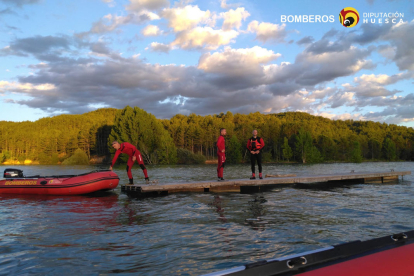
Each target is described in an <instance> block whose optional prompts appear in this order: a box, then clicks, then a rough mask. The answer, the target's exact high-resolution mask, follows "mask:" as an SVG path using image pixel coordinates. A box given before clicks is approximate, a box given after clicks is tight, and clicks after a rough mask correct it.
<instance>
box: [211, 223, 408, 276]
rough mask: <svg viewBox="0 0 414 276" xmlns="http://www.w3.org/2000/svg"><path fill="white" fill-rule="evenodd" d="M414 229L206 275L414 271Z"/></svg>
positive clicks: (375, 275)
mask: <svg viewBox="0 0 414 276" xmlns="http://www.w3.org/2000/svg"><path fill="white" fill-rule="evenodd" d="M413 256H414V230H413V231H408V232H405V233H399V234H394V235H388V236H385V237H382V238H376V239H372V240H367V241H353V242H349V243H344V244H339V245H334V246H329V247H326V248H322V249H318V250H314V251H309V252H303V253H300V254H296V255H291V256H287V257H282V258H277V259H271V260H263V261H259V262H256V263H251V264H247V265H243V266H239V267H235V268H232V269H228V270H224V271H219V272H214V273H210V274H205V275H204V276H225V275H226V276H230V275H231V276H257V275H260V276H282V275H283V276H287V275H289V276H291V275H300V276H351V275H352V276H354V275H364V276H365V275H372V276H407V275H414V262H413Z"/></svg>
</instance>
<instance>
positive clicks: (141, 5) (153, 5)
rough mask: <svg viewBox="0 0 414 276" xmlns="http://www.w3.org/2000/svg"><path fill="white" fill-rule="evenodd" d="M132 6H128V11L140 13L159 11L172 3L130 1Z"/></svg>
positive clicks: (150, 0)
mask: <svg viewBox="0 0 414 276" xmlns="http://www.w3.org/2000/svg"><path fill="white" fill-rule="evenodd" d="M129 1H130V4H129V5H127V6H126V9H127V10H132V11H138V12H140V11H141V10H143V9H144V10H159V9H161V8H164V7H168V6H169V5H170V2H169V1H168V0H129Z"/></svg>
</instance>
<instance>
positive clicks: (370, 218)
mask: <svg viewBox="0 0 414 276" xmlns="http://www.w3.org/2000/svg"><path fill="white" fill-rule="evenodd" d="M392 166H393V167H394V168H398V170H412V171H414V163H411V162H401V163H363V164H358V165H355V164H318V165H309V166H300V165H294V166H291V165H280V164H265V165H264V171H265V172H269V173H271V172H272V171H277V172H278V173H281V174H283V173H296V174H297V175H309V174H326V173H328V172H329V173H340V172H342V171H346V172H348V171H350V170H352V169H354V170H355V171H381V170H384V171H389V168H391V167H392ZM37 169H39V170H41V171H42V172H41V174H44V175H50V174H56V173H59V174H60V173H64V171H62V170H65V168H63V167H59V166H51V167H48V166H31V167H25V168H24V170H25V173H26V171H28V172H27V174H29V173H30V174H39V172H37V171H36V170H37ZM94 169H95V168H94V167H82V168H77V167H71V168H70V171H71V173H73V174H76V173H82V172H85V171H91V170H94ZM115 170H116V172H117V173H118V174H119V176H120V177H121V180H122V181H124V182H121V183H125V182H126V181H127V179H126V173H125V171H124V170H125V168H124V167H123V166H122V167H120V168H119V169H117V168H115ZM214 170H215V169H214V166H149V171H151V175H153V179H158V180H159V181H160V183H161V182H172V181H175V182H182V181H194V180H209V179H211V177H212V175H213V176H214ZM396 170H397V169H396ZM243 171H246V167H245V166H244V165H240V166H229V167H228V168H227V169H226V175H228V178H229V179H231V178H240V177H243V175H241V172H243ZM139 172H140V171H139V168H137V169H136V173H139ZM247 177H248V176H247V175H246V178H247ZM123 178H125V179H123ZM404 179H405V180H404V181H402V182H400V183H398V184H392V185H389V184H365V185H346V186H340V187H334V188H332V187H329V188H325V187H323V188H314V189H309V188H306V189H297V188H294V187H284V188H280V189H279V188H278V189H275V190H273V191H268V192H263V193H257V194H238V193H219V194H214V193H187V194H185V193H178V194H171V195H168V196H165V197H157V198H146V199H133V198H128V197H127V196H126V195H124V194H121V193H120V188H119V187H118V188H117V189H116V190H115V193H112V194H111V193H109V194H105V195H101V196H98V195H94V196H74V197H57V196H54V197H49V196H46V197H45V196H32V195H26V196H16V195H8V196H2V195H0V275H28V274H31V275H61V274H76V275H78V274H79V275H84V274H86V275H106V274H110V273H121V274H127V273H128V274H130V273H133V274H134V275H145V276H147V275H156V276H159V275H200V274H203V273H209V272H213V271H217V270H222V269H226V268H231V267H234V266H239V265H242V264H245V263H247V262H254V261H257V260H260V259H270V258H275V257H281V256H284V255H287V254H294V253H298V252H302V251H307V250H313V249H316V248H321V247H325V246H326V245H331V244H337V243H342V242H346V241H351V240H356V239H361V240H366V239H369V238H375V237H379V236H384V235H387V234H389V233H394V232H395V233H398V232H402V231H406V230H411V229H414V218H413V216H412V212H413V210H414V200H413V198H414V187H413V184H412V180H413V179H414V176H406V177H404Z"/></svg>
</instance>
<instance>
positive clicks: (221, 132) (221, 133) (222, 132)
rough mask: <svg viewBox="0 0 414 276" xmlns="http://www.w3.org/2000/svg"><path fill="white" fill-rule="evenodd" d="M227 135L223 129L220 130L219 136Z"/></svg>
mask: <svg viewBox="0 0 414 276" xmlns="http://www.w3.org/2000/svg"><path fill="white" fill-rule="evenodd" d="M226 134H227V132H226V129H225V128H220V135H223V136H224V135H226Z"/></svg>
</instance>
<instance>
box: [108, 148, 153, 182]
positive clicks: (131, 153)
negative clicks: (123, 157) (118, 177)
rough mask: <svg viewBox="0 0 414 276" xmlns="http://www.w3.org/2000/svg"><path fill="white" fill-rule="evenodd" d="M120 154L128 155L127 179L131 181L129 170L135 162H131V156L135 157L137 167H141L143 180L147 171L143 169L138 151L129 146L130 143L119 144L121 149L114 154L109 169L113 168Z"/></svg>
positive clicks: (142, 161) (142, 162) (146, 175)
mask: <svg viewBox="0 0 414 276" xmlns="http://www.w3.org/2000/svg"><path fill="white" fill-rule="evenodd" d="M121 153H125V154H128V156H129V159H128V162H127V173H128V177H129V179H132V173H131V169H132V165H134V162H135V161H133V160H132V156H135V157H136V159H137V160H136V161H137V162H138V164H139V166H140V167H141V169H142V171H143V172H144V175H145V178H147V177H148V174H147V169H146V168H145V165H144V160H143V159H142V156H141V153H140V152H139V150H137V148H136V147H134V146H133V145H131V144H130V143H127V142H124V143H121V147H120V148H119V149H118V150H117V151H116V152H115V156H114V159H112V164H111V167H113V166H114V165H115V162H116V159H118V156H119V155H120V154H121Z"/></svg>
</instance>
